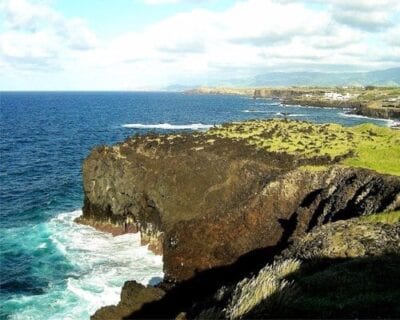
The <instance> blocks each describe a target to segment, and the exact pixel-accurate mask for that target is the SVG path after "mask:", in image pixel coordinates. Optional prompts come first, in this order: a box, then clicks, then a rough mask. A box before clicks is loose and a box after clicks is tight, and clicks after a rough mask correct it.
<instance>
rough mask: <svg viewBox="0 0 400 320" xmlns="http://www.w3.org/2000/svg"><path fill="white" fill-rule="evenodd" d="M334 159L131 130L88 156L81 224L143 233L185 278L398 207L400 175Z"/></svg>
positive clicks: (174, 275)
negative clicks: (321, 228)
mask: <svg viewBox="0 0 400 320" xmlns="http://www.w3.org/2000/svg"><path fill="white" fill-rule="evenodd" d="M226 128H227V130H228V131H229V126H227V127H226ZM339 160H340V159H338V158H335V159H332V158H330V157H325V156H320V157H313V158H307V157H303V156H302V155H301V154H299V155H293V154H287V153H282V152H268V151H266V150H263V149H259V148H256V147H255V146H252V145H249V144H247V143H246V142H245V141H243V140H235V139H233V138H232V139H231V138H227V137H226V138H222V137H218V136H213V135H212V131H211V132H208V133H197V134H181V135H147V136H137V137H134V138H129V139H127V140H126V141H125V142H123V143H121V144H117V145H115V146H112V147H109V146H102V147H98V148H95V149H94V150H93V151H92V152H91V153H90V155H89V156H88V157H87V159H86V160H85V162H84V164H83V183H84V193H85V202H84V207H83V215H82V217H80V218H79V219H78V222H81V223H85V224H89V225H92V226H94V227H96V228H98V229H100V230H107V231H111V232H112V233H114V234H120V233H124V232H136V231H140V233H141V238H142V243H143V244H149V249H150V250H153V251H154V252H156V253H158V254H163V260H164V271H165V277H166V280H171V281H182V280H185V279H189V278H191V277H193V276H194V275H195V274H197V273H198V272H200V271H204V270H208V269H211V268H215V267H218V266H225V265H229V264H232V263H234V262H235V261H236V260H237V259H238V258H239V257H241V256H243V255H245V254H247V253H249V252H253V251H255V250H258V249H263V248H272V247H278V246H282V245H283V244H284V243H287V241H288V240H289V239H291V238H292V237H298V236H301V235H302V234H305V233H306V232H308V231H310V230H312V229H313V228H314V227H316V226H319V225H321V224H325V223H327V222H330V221H336V220H341V219H347V218H352V217H355V216H360V215H366V214H370V213H375V212H383V211H388V210H395V209H397V208H399V207H400V195H399V194H400V178H399V177H395V176H389V175H383V174H378V173H376V172H374V171H370V170H366V169H357V168H349V167H341V166H337V165H335V162H336V161H339ZM321 164H323V165H325V166H324V167H322V169H318V170H304V169H302V168H300V166H302V165H308V166H310V165H311V166H312V165H321Z"/></svg>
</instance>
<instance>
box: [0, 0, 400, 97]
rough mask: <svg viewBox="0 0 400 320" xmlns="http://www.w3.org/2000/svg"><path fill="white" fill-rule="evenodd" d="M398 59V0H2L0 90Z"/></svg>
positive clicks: (371, 65)
mask: <svg viewBox="0 0 400 320" xmlns="http://www.w3.org/2000/svg"><path fill="white" fill-rule="evenodd" d="M399 65H400V1H399V0H236V1H235V0H0V90H159V89H163V88H165V87H168V86H170V85H175V84H181V85H215V84H218V83H221V81H222V80H227V79H228V80H229V79H245V78H251V77H254V76H256V75H258V74H266V73H268V72H276V71H284V72H292V71H323V72H343V71H370V70H377V69H387V68H391V67H398V66H399Z"/></svg>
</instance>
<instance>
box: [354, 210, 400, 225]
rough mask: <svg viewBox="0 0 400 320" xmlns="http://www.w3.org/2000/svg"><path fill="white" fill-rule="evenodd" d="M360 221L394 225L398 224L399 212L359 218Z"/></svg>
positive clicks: (399, 220)
mask: <svg viewBox="0 0 400 320" xmlns="http://www.w3.org/2000/svg"><path fill="white" fill-rule="evenodd" d="M361 220H362V221H365V222H372V223H388V224H395V223H399V222H400V211H392V212H385V213H378V214H371V215H368V216H363V217H361Z"/></svg>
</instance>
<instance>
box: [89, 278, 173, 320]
mask: <svg viewBox="0 0 400 320" xmlns="http://www.w3.org/2000/svg"><path fill="white" fill-rule="evenodd" d="M164 294H165V292H164V291H163V290H161V289H159V288H155V287H151V286H148V287H145V286H143V285H141V284H140V283H137V282H136V281H127V282H125V284H124V286H123V288H122V291H121V301H120V302H119V303H118V305H116V306H107V307H103V308H100V309H99V310H97V311H96V312H95V314H94V315H92V316H91V319H92V320H121V319H123V318H124V317H127V316H129V315H130V314H132V313H133V312H136V311H138V310H140V308H142V307H143V305H144V304H146V303H150V302H154V301H157V300H160V299H161V298H162V297H163V296H164Z"/></svg>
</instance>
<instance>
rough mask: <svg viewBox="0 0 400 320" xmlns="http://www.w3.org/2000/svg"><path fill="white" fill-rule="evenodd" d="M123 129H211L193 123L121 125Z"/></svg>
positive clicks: (210, 126)
mask: <svg viewBox="0 0 400 320" xmlns="http://www.w3.org/2000/svg"><path fill="white" fill-rule="evenodd" d="M122 127H124V128H131V129H162V130H202V129H209V128H212V127H213V125H211V124H202V123H193V124H170V123H159V124H142V123H128V124H123V125H122Z"/></svg>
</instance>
